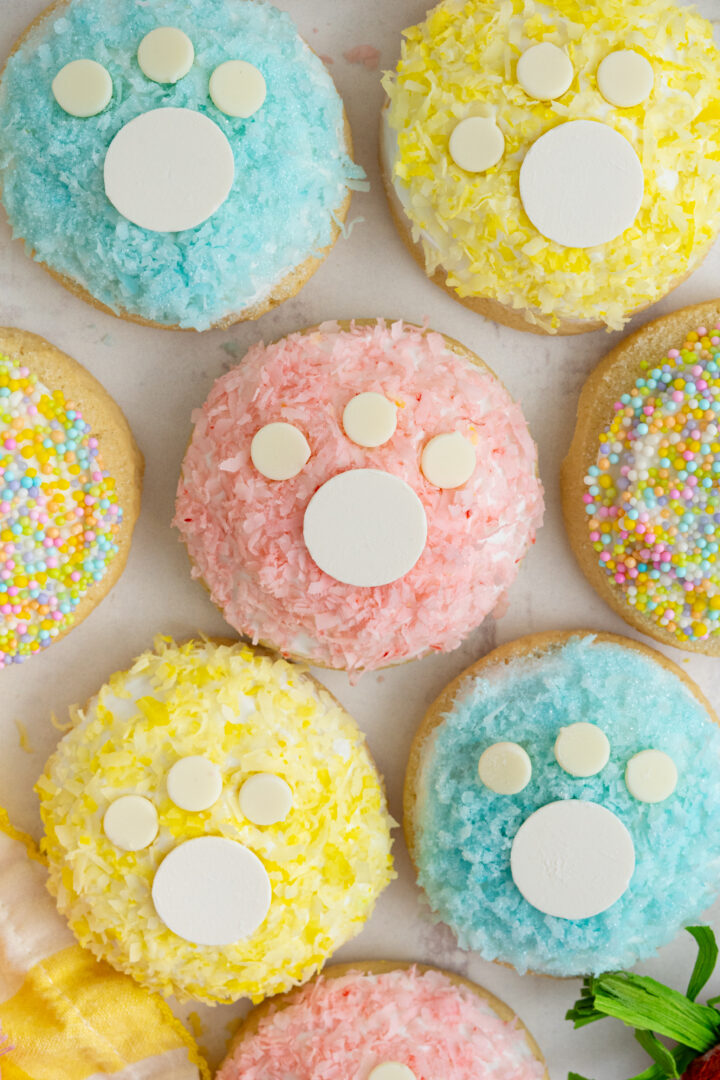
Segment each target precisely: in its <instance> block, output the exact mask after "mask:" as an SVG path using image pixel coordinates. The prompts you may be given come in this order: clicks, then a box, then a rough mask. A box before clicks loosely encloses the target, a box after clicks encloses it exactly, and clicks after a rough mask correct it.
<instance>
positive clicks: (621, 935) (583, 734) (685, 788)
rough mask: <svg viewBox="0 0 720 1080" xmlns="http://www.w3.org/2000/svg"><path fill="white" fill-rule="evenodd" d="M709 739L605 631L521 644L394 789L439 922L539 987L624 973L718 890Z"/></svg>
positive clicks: (432, 713)
mask: <svg viewBox="0 0 720 1080" xmlns="http://www.w3.org/2000/svg"><path fill="white" fill-rule="evenodd" d="M719 764H720V730H718V727H717V719H716V716H715V714H714V712H713V711H712V709H711V708H710V705H709V704H708V702H707V701H706V700H705V698H704V697H703V696H702V694H701V693H700V691H699V689H698V688H697V687H696V686H695V684H694V683H692V682H691V680H690V679H688V678H687V676H685V675H684V674H683V672H682V671H680V669H679V668H677V667H676V666H675V665H674V664H672V663H671V662H670V661H669V660H667V659H666V658H665V657H664V656H662V655H660V654H659V653H656V652H654V651H653V650H652V649H648V648H647V647H646V646H644V645H639V644H637V643H636V642H633V641H630V640H628V639H625V638H619V637H614V636H613V635H610V634H590V633H588V632H577V633H549V634H535V635H531V636H530V637H526V638H520V639H519V640H518V641H515V642H512V643H511V644H509V645H505V646H503V647H501V648H499V649H496V650H495V651H494V652H491V653H490V654H489V655H488V656H486V657H484V658H483V659H482V660H480V661H479V662H478V663H477V664H475V665H474V666H473V667H471V668H469V669H468V670H467V671H466V672H465V673H464V674H463V675H461V676H460V677H459V678H458V679H456V680H455V682H453V683H451V684H450V686H449V687H448V688H447V690H446V691H445V692H444V693H443V694H442V695H441V696H440V698H438V700H437V701H436V702H435V703H434V705H433V706H431V708H430V710H429V712H428V714H427V716H426V717H425V720H424V721H423V723H422V725H421V727H420V729H419V731H418V733H417V735H416V737H415V741H414V743H413V747H412V751H411V755H410V762H409V765H408V771H407V777H406V784H405V830H406V836H407V840H408V846H409V848H410V852H411V855H412V858H413V861H414V863H415V866H416V868H417V871H418V880H419V883H420V885H421V886H422V887H423V889H424V890H425V894H426V896H427V899H428V901H429V904H430V907H431V908H432V911H433V913H434V915H435V917H436V918H438V919H439V920H442V921H443V922H445V923H447V924H448V925H449V926H450V927H451V928H452V929H453V930H454V932H455V933H456V934H457V937H458V940H459V942H460V945H461V946H462V947H463V948H466V949H473V950H476V951H478V952H479V953H480V954H481V955H482V956H483V957H484V958H485V959H487V960H498V961H502V962H505V963H508V964H511V965H513V966H514V967H515V968H517V970H518V971H519V972H521V973H522V972H524V971H527V970H528V969H529V970H531V971H534V972H537V973H543V974H548V975H557V976H564V975H580V974H595V973H597V972H601V971H609V970H614V969H616V968H620V967H623V966H625V967H627V966H632V965H633V964H635V963H637V961H638V960H641V959H644V958H645V957H648V956H651V955H652V954H653V953H654V952H655V951H656V950H657V949H658V948H659V947H660V946H661V945H664V944H666V943H667V942H668V941H670V940H671V939H672V938H673V937H674V936H675V935H676V934H677V932H678V931H679V930H680V928H681V927H682V926H684V925H687V924H688V923H690V922H692V921H693V920H697V918H698V916H699V915H700V913H701V912H702V911H704V910H705V909H706V908H707V907H709V905H710V904H711V903H712V902H713V900H714V899H715V898H716V897H717V895H718V893H719V892H720V838H718V836H717V834H716V831H715V830H713V829H711V828H709V827H708V822H710V821H713V820H715V818H716V817H717V815H718V813H719V812H720V792H718V787H717V782H716V779H717V771H718V766H719Z"/></svg>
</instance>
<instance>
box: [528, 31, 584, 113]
mask: <svg viewBox="0 0 720 1080" xmlns="http://www.w3.org/2000/svg"><path fill="white" fill-rule="evenodd" d="M573 74H574V72H573V66H572V64H571V62H570V57H569V56H568V55H567V53H565V52H563V50H562V49H560V48H558V46H557V45H553V44H552V42H550V41H542V42H541V43H540V44H539V45H531V46H530V48H529V49H526V50H525V52H524V53H523V54H522V56H521V57H520V59H519V60H518V65H517V81H518V82H519V83H520V85H521V86H522V88H523V90H524V91H525V93H526V94H527V95H528V96H529V97H531V98H535V100H536V101H552V100H553V99H554V98H559V97H562V95H563V94H564V93H565V91H566V90H568V89H569V88H570V84H571V82H572V81H573Z"/></svg>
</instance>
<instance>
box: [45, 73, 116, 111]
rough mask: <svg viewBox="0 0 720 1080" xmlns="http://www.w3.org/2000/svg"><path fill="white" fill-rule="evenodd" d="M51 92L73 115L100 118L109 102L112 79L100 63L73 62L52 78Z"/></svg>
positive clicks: (59, 103)
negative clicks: (98, 115)
mask: <svg viewBox="0 0 720 1080" xmlns="http://www.w3.org/2000/svg"><path fill="white" fill-rule="evenodd" d="M52 92H53V96H54V97H55V100H56V101H57V103H58V105H59V106H60V108H61V109H64V110H65V112H66V113H69V114H70V116H79V117H87V116H97V114H98V113H101V112H102V111H103V109H105V108H107V106H108V105H109V103H110V98H111V97H112V92H113V86H112V79H111V78H110V73H109V71H108V70H107V69H106V68H104V67H103V66H102V64H98V62H97V60H71V61H70V63H69V64H66V65H65V67H62V68H60V70H59V71H58V73H57V75H56V76H55V78H54V79H53V83H52Z"/></svg>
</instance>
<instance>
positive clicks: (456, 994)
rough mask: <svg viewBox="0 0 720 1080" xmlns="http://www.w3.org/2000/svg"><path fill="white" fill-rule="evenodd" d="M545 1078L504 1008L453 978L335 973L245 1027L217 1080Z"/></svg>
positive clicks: (371, 966) (357, 967)
mask: <svg viewBox="0 0 720 1080" xmlns="http://www.w3.org/2000/svg"><path fill="white" fill-rule="evenodd" d="M488 1075H492V1076H494V1077H497V1080H543V1078H546V1077H547V1073H546V1070H545V1065H544V1062H543V1058H542V1054H541V1052H540V1050H539V1048H538V1046H537V1044H536V1042H535V1040H534V1039H533V1037H532V1036H531V1035H530V1033H529V1031H527V1029H526V1028H525V1027H524V1026H523V1024H522V1022H521V1021H520V1020H519V1019H518V1018H517V1017H516V1016H515V1015H514V1013H513V1012H512V1010H511V1009H509V1008H508V1006H507V1005H505V1004H504V1003H503V1002H502V1001H499V1000H498V999H497V998H496V997H494V996H493V995H492V994H490V993H488V991H487V990H483V989H482V987H480V986H476V985H475V984H474V983H471V982H470V981H469V980H468V979H463V978H461V977H460V976H458V975H454V974H451V973H450V972H444V971H440V970H438V969H437V968H430V967H425V966H423V965H419V964H418V965H408V964H394V963H392V962H383V961H375V962H372V961H371V962H369V963H363V964H343V965H338V966H335V967H330V968H328V969H327V971H325V972H323V974H322V975H321V976H320V977H319V978H317V979H315V980H314V982H313V983H311V984H309V985H308V986H305V987H302V988H301V989H300V990H296V991H293V992H291V993H290V994H288V995H286V996H285V997H284V998H276V999H274V1000H273V1001H268V1002H266V1003H265V1004H263V1005H261V1006H260V1007H259V1008H258V1009H255V1010H254V1011H253V1012H252V1013H250V1015H249V1016H248V1017H247V1019H246V1020H245V1021H244V1023H243V1024H242V1026H241V1027H240V1029H239V1031H238V1033H237V1036H236V1037H235V1040H234V1044H233V1047H232V1049H231V1051H230V1054H229V1055H228V1057H227V1058H226V1059H225V1061H224V1062H223V1064H222V1066H221V1068H220V1071H219V1073H218V1078H217V1080H240V1078H241V1077H242V1080H285V1078H286V1077H289V1076H292V1077H293V1078H295V1080H314V1078H316V1077H318V1076H322V1077H323V1078H324V1080H348V1077H356V1076H357V1077H363V1078H365V1077H367V1080H425V1077H435V1076H437V1077H443V1080H468V1077H471V1076H478V1077H479V1076H488Z"/></svg>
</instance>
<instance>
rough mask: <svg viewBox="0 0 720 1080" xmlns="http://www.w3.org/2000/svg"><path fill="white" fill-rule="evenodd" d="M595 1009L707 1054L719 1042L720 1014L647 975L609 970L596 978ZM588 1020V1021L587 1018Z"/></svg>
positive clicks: (634, 1026) (632, 1025)
mask: <svg viewBox="0 0 720 1080" xmlns="http://www.w3.org/2000/svg"><path fill="white" fill-rule="evenodd" d="M593 989H594V1008H595V1010H596V1011H597V1012H599V1013H604V1014H606V1015H607V1016H614V1017H616V1019H618V1020H622V1022H623V1023H624V1024H627V1026H628V1027H632V1028H642V1029H644V1030H649V1031H655V1032H657V1033H658V1034H659V1035H665V1036H666V1037H667V1038H670V1039H673V1040H674V1041H675V1042H678V1043H681V1044H683V1045H684V1046H689V1047H691V1048H692V1049H693V1050H695V1051H696V1052H697V1053H700V1054H702V1053H704V1052H705V1051H706V1050H709V1049H710V1047H711V1046H715V1045H716V1044H717V1043H718V1042H720V1013H719V1012H718V1011H717V1010H716V1009H713V1008H710V1007H709V1006H707V1005H698V1004H697V1003H696V1002H693V1001H688V999H687V998H686V997H685V995H684V994H680V993H678V991H677V990H672V989H671V988H670V987H668V986H663V984H662V983H659V982H657V981H656V980H655V979H651V978H649V977H648V976H647V975H632V974H629V973H628V972H623V971H616V972H609V973H608V974H607V975H600V976H598V977H597V978H596V979H595V980H594V981H593ZM588 1022H589V1021H588Z"/></svg>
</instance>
